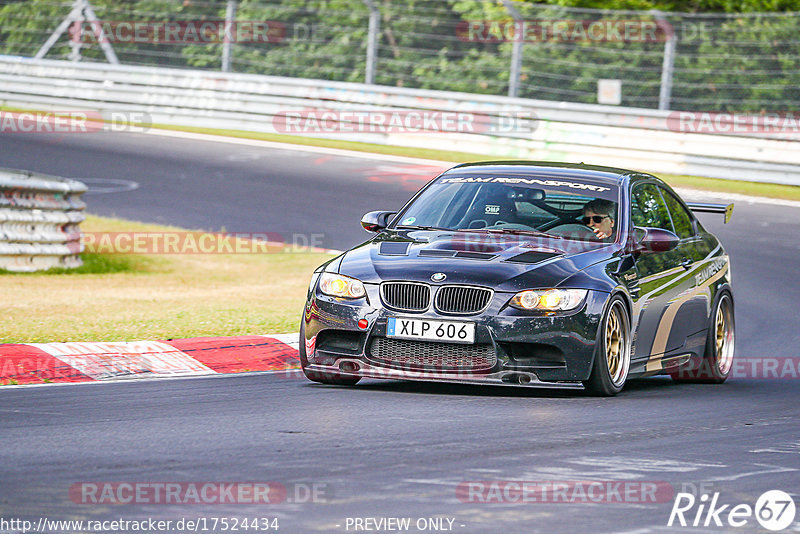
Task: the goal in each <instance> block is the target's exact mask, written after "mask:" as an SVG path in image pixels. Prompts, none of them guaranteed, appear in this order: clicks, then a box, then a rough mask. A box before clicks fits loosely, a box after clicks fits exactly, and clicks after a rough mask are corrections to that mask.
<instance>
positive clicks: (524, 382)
mask: <svg viewBox="0 0 800 534" xmlns="http://www.w3.org/2000/svg"><path fill="white" fill-rule="evenodd" d="M348 367H349V368H350V369H354V370H349V369H348ZM343 368H344V369H343ZM306 369H307V370H309V371H317V372H320V373H325V374H332V375H336V376H352V377H359V378H378V379H384V380H420V381H426V382H452V383H459V384H479V385H480V384H484V385H485V384H491V385H496V386H515V387H535V388H558V389H584V387H583V384H582V383H581V382H544V381H542V380H539V377H537V376H536V375H535V374H534V373H528V372H524V371H498V372H496V373H485V374H481V373H474V372H472V373H467V372H461V373H459V372H435V371H416V370H413V369H392V368H388V367H376V366H374V365H371V364H369V363H367V362H364V361H362V360H351V359H340V360H338V363H337V365H336V366H333V365H319V364H314V363H309V365H308V366H307V367H306ZM345 369H348V370H345Z"/></svg>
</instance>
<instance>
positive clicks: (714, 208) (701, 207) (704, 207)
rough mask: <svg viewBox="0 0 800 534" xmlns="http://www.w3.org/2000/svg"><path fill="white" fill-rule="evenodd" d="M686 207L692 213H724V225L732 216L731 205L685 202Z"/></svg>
mask: <svg viewBox="0 0 800 534" xmlns="http://www.w3.org/2000/svg"><path fill="white" fill-rule="evenodd" d="M686 205H687V206H689V209H690V210H692V211H699V212H702V213H724V214H725V223H726V224H727V222H728V221H730V220H731V215H732V214H733V204H727V205H725V204H709V203H706V202H687V203H686Z"/></svg>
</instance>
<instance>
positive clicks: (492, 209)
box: [484, 204, 500, 215]
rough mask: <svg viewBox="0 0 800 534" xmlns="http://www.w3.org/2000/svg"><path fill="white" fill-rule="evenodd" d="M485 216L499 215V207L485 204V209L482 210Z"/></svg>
mask: <svg viewBox="0 0 800 534" xmlns="http://www.w3.org/2000/svg"><path fill="white" fill-rule="evenodd" d="M484 213H485V214H486V215H497V214H499V213H500V206H495V205H493V204H487V205H486V209H485V210H484Z"/></svg>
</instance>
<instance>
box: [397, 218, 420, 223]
mask: <svg viewBox="0 0 800 534" xmlns="http://www.w3.org/2000/svg"><path fill="white" fill-rule="evenodd" d="M416 220H417V218H416V217H408V218H406V219H404V220H403V222H401V223H400V224H414V221H416Z"/></svg>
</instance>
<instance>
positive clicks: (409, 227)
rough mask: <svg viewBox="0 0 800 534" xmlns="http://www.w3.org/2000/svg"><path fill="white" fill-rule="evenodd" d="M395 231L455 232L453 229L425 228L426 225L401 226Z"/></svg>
mask: <svg viewBox="0 0 800 534" xmlns="http://www.w3.org/2000/svg"><path fill="white" fill-rule="evenodd" d="M394 229H395V230H445V231H447V232H454V231H455V230H452V229H451V228H441V227H439V226H424V225H420V226H417V225H413V224H401V225H398V226H395V227H394Z"/></svg>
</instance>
